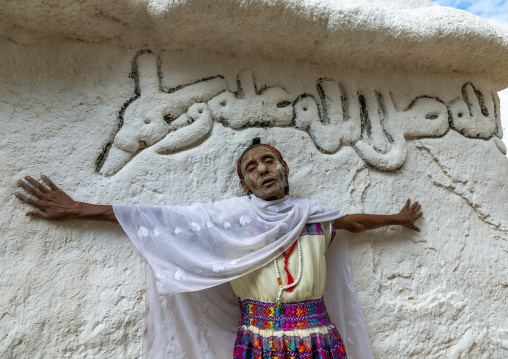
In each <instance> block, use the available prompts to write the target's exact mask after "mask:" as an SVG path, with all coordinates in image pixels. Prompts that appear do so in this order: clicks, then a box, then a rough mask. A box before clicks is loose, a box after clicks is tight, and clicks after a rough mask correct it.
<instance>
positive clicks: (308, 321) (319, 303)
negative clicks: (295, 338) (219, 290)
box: [240, 298, 332, 331]
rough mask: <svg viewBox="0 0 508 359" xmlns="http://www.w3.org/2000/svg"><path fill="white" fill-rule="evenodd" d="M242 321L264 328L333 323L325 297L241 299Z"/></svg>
mask: <svg viewBox="0 0 508 359" xmlns="http://www.w3.org/2000/svg"><path fill="white" fill-rule="evenodd" d="M240 306H241V310H242V322H241V324H240V325H245V326H248V327H249V326H252V327H257V328H259V329H264V330H285V331H291V330H295V329H306V328H313V327H320V326H329V325H332V323H331V321H330V318H329V317H328V313H327V312H326V307H325V302H324V299H323V298H319V299H311V300H306V301H303V302H294V303H281V305H280V306H279V307H278V308H277V307H276V303H270V302H259V301H256V300H252V299H245V300H243V301H240Z"/></svg>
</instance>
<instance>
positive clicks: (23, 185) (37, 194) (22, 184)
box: [18, 180, 42, 198]
mask: <svg viewBox="0 0 508 359" xmlns="http://www.w3.org/2000/svg"><path fill="white" fill-rule="evenodd" d="M18 186H20V187H21V188H23V189H24V190H25V191H27V192H28V193H30V194H31V195H34V196H35V197H37V198H41V195H42V193H41V192H39V191H36V190H35V189H34V188H33V187H32V186H29V185H28V184H27V183H25V182H23V181H22V180H19V181H18Z"/></svg>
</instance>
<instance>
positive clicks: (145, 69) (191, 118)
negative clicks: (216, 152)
mask: <svg viewBox="0 0 508 359" xmlns="http://www.w3.org/2000/svg"><path fill="white" fill-rule="evenodd" d="M158 65H160V63H159V62H158V59H157V58H156V57H155V56H154V55H153V54H152V53H151V52H150V51H141V52H139V53H138V54H136V56H135V57H134V60H133V71H132V75H133V77H134V79H135V81H136V96H134V97H133V98H131V99H130V100H129V101H127V102H126V103H125V105H124V106H123V108H122V109H121V111H120V116H119V120H120V121H119V130H118V132H117V133H116V135H115V138H114V140H113V142H112V143H111V144H109V145H108V146H106V148H105V150H104V153H103V154H102V155H101V157H100V158H99V160H98V168H99V170H100V173H101V174H103V175H106V176H112V175H114V174H116V173H117V172H118V171H119V170H120V169H122V168H123V166H124V165H125V164H126V163H127V162H129V161H130V160H131V159H132V158H133V157H134V156H136V154H137V153H139V151H141V150H142V149H143V148H146V147H150V146H154V150H155V152H156V153H158V154H161V155H167V154H172V153H175V152H178V151H181V150H184V149H187V148H189V147H192V146H193V145H196V144H197V143H200V142H201V141H203V140H205V139H206V138H207V136H208V135H209V134H210V132H211V130H212V128H213V125H214V122H220V123H222V124H223V125H225V126H227V127H230V128H232V129H243V128H247V127H294V128H296V129H298V130H301V131H304V132H307V133H308V134H309V136H310V138H311V139H312V141H313V142H314V144H315V146H316V147H317V148H318V149H319V150H320V151H321V152H323V153H327V154H331V153H335V152H337V151H338V150H339V149H340V148H341V147H342V146H352V147H353V149H354V150H355V151H356V153H357V154H358V155H359V156H360V157H361V158H362V160H364V161H365V162H366V163H367V164H369V165H370V166H373V167H375V168H378V169H381V170H388V171H390V170H391V171H393V170H396V169H398V168H400V167H401V166H402V165H403V164H404V161H405V158H406V138H421V137H439V136H442V135H444V134H445V133H446V132H447V131H448V130H449V129H450V128H451V129H453V130H456V131H458V132H459V133H461V134H462V135H464V136H466V137H470V138H481V139H489V138H492V137H493V138H494V141H495V142H496V145H497V146H498V148H499V149H500V151H501V152H504V153H506V148H505V147H504V145H503V144H502V141H500V140H499V138H501V137H502V129H501V122H500V118H499V100H498V98H497V95H496V94H495V93H489V94H488V96H485V95H484V94H483V93H482V92H481V91H479V90H478V89H477V88H476V87H475V86H474V85H473V84H472V83H470V82H467V83H465V84H464V85H463V86H462V89H461V94H460V96H458V97H457V98H455V99H454V100H453V101H451V102H450V103H444V102H443V101H442V100H441V99H439V98H437V97H432V96H427V95H423V96H418V97H416V98H414V99H413V100H412V101H411V102H410V103H409V104H408V105H407V107H406V108H405V109H404V110H402V111H398V110H397V109H396V108H395V105H394V103H393V101H392V98H391V94H390V92H389V91H388V90H384V91H368V92H362V91H360V90H359V89H357V88H351V87H348V88H346V87H345V86H343V85H341V84H340V83H338V82H336V81H335V80H333V79H328V78H322V79H319V80H318V82H317V90H318V94H319V96H318V97H319V98H316V97H315V96H313V95H311V94H307V93H304V94H301V95H299V96H298V97H297V98H296V99H295V98H293V97H292V96H291V95H290V94H289V93H287V92H286V91H285V90H283V89H281V88H266V89H263V90H262V91H257V90H256V88H255V85H254V79H253V77H252V75H251V73H250V72H248V71H244V72H242V73H240V74H239V76H238V83H239V85H240V89H239V91H238V93H232V92H230V91H228V87H227V84H226V81H225V80H224V78H223V77H222V76H215V77H211V78H206V79H201V80H199V81H197V82H195V83H192V84H188V85H182V86H179V87H177V88H174V89H171V90H168V91H164V90H163V89H162V85H161V76H160V75H159V74H160V68H159V67H158Z"/></svg>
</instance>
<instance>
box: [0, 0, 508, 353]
mask: <svg viewBox="0 0 508 359" xmlns="http://www.w3.org/2000/svg"><path fill="white" fill-rule="evenodd" d="M392 3H393V4H395V3H396V2H395V1H394V2H392ZM421 3H422V5H424V4H423V1H422V2H421ZM150 4H152V3H150ZM174 4H176V2H175V3H174ZM174 4H173V5H174ZM256 4H257V2H256ZM152 5H153V4H152ZM173 5H172V6H173ZM175 6H176V5H175ZM182 6H183V8H182V9H183V10H185V6H187V5H182ZM6 9H8V8H6V7H4V8H3V9H2V10H0V11H4V13H5V11H7V10H6ZM182 9H180V10H182ZM159 10H160V12H161V13H163V11H162V10H163V9H159ZM183 10H182V11H183ZM350 10H351V9H350ZM350 10H348V11H350ZM55 11H56V10H55ZM249 11H250V10H249ZM365 11H367V12H368V13H371V12H369V11H370V10H365ZM386 11H388V10H386ZM407 11H409V10H407ZM423 11H424V10H423ZM360 13H362V12H361V11H360ZM17 14H18V15H19V16H18V17H15V18H16V19H17V18H19V19H20V20H19V21H20V22H22V21H21V20H22V19H25V20H26V17H25V18H23V16H21V15H20V13H17ZM131 15H132V16H133V17H136V16H138V15H136V14H132V13H131ZM161 16H162V15H161ZM164 16H166V17H167V16H173V15H168V14H166V15H164ZM164 16H163V18H164ZM174 16H176V15H174ZM189 16H190V15H189ZM176 17H177V16H176ZM141 18H142V17H141ZM184 18H185V19H186V18H187V17H184ZM142 19H144V18H142ZM48 21H49V20H48ZM51 21H53V20H51ZM104 21H105V22H108V21H110V20H106V19H105V20H104ZM2 26H5V23H3V24H2V25H0V28H1V27H2ZM25 26H26V27H28V25H25ZM330 26H331V25H330ZM49 30H50V29H48V31H49ZM96 30H97V31H99V30H100V29H96ZM2 31H3V32H2V37H1V40H0V54H2V55H0V78H1V82H0V98H1V101H0V117H1V123H2V125H1V126H0V134H1V136H0V163H1V165H2V171H3V176H2V177H1V178H0V188H1V191H0V199H1V201H2V203H3V206H2V207H1V208H0V238H1V239H2V241H3V246H1V248H0V256H1V262H0V263H1V264H0V286H1V288H2V293H1V294H0V310H1V315H0V328H2V340H1V341H0V357H2V358H9V359H11V358H12V359H13V358H16V359H17V358H139V357H140V356H141V348H142V346H141V338H142V335H143V331H144V326H143V313H144V309H145V308H144V275H143V269H144V268H143V263H142V262H141V261H140V259H139V256H138V254H137V252H136V251H135V250H134V248H133V246H132V245H131V244H130V242H129V240H128V239H127V237H126V236H125V235H124V233H123V232H122V231H121V230H120V229H119V228H118V227H116V226H114V225H110V224H104V223H99V222H93V221H91V222H84V221H65V222H44V221H37V220H33V219H29V218H27V217H25V216H24V213H25V212H26V211H27V206H25V205H23V204H21V203H20V202H19V201H17V200H16V199H15V198H14V196H13V195H12V194H13V193H14V192H15V191H17V190H19V188H18V187H16V180H18V179H20V178H22V177H23V176H25V175H32V176H34V177H37V176H38V175H39V174H41V173H44V174H46V175H48V176H49V177H50V178H51V179H52V180H53V181H54V182H55V183H56V184H57V185H59V186H60V187H61V188H62V189H64V190H66V191H68V192H69V193H70V194H71V195H72V196H73V197H74V198H75V199H76V200H79V201H85V202H91V203H109V204H136V203H139V204H150V205H166V204H169V205H173V204H175V205H177V204H178V205H179V204H182V205H185V204H191V203H193V202H208V201H216V200H221V199H224V198H228V197H230V196H236V195H242V190H241V188H240V186H239V183H238V179H237V176H236V168H235V163H236V159H237V156H238V155H239V154H240V153H241V152H242V150H243V149H244V148H245V146H246V145H248V144H249V143H250V142H251V139H252V138H253V137H256V136H259V137H261V139H262V140H263V142H266V143H271V144H273V145H275V146H276V147H277V148H279V149H280V150H281V151H282V153H283V154H284V157H285V159H286V161H287V163H288V165H289V167H290V171H291V172H290V177H289V181H290V186H291V193H292V195H293V196H295V197H307V198H311V199H315V200H319V201H321V202H323V203H325V204H327V205H329V206H331V207H334V208H337V209H339V210H341V211H344V212H347V213H357V212H365V213H383V214H384V213H394V212H397V211H399V210H400V209H401V208H402V206H403V204H404V203H405V201H406V199H407V198H411V199H413V200H419V201H420V202H421V204H422V209H423V211H424V216H423V217H422V218H421V219H420V220H419V227H420V228H421V229H422V232H421V233H416V232H413V231H410V230H409V229H405V228H398V227H388V228H385V229H379V230H374V231H371V232H368V233H364V234H351V235H348V242H349V247H350V251H351V270H352V273H353V277H354V279H355V281H356V291H357V293H358V295H359V298H360V302H361V304H362V306H363V310H364V314H365V317H366V320H367V325H368V330H369V335H370V338H371V342H372V346H373V350H374V353H375V357H376V358H381V359H382V358H475V357H479V358H496V359H497V358H499V359H502V358H506V357H507V356H508V319H507V316H506V315H505V313H506V312H507V311H508V302H507V301H506V299H505V298H506V296H507V294H508V281H507V279H506V275H505V274H506V272H507V270H508V268H507V266H508V264H507V263H508V261H507V260H506V258H507V255H508V216H507V214H508V205H507V203H508V178H507V173H508V158H507V157H506V156H505V155H504V154H503V148H506V147H505V146H504V147H503V145H502V143H501V140H502V139H504V138H503V133H502V126H501V125H500V124H502V123H503V122H501V120H502V119H500V117H499V115H500V114H501V117H502V112H501V111H500V110H499V101H498V99H497V95H496V91H497V90H498V89H500V88H501V87H506V86H508V83H507V82H506V81H504V80H503V78H502V76H500V77H498V78H496V79H495V81H494V80H493V79H492V77H491V76H490V75H489V74H487V73H485V72H484V71H482V68H478V67H471V71H469V72H464V71H462V72H461V71H457V72H454V73H451V72H435V71H430V70H429V69H427V70H425V69H418V70H417V69H416V68H412V70H411V71H408V70H407V68H406V69H404V68H402V67H401V68H398V69H390V70H387V68H385V67H384V66H383V65H382V64H381V65H380V67H378V68H375V67H369V66H366V67H362V66H361V64H359V66H358V68H354V67H341V66H339V65H337V63H335V62H333V61H331V62H330V61H328V60H326V58H327V55H326V52H322V53H320V56H321V57H322V58H324V59H325V60H326V61H325V60H323V61H314V60H315V59H316V58H317V57H319V56H315V57H313V58H312V59H313V60H312V59H311V60H312V61H304V60H302V58H305V56H301V57H294V58H290V57H287V58H284V59H283V60H281V58H280V57H277V56H267V54H266V53H262V52H259V53H257V52H254V53H251V52H247V53H243V52H241V51H236V50H238V48H235V51H236V52H235V51H228V50H227V49H226V50H225V49H224V48H222V49H221V51H219V50H218V49H219V48H220V46H219V45H217V44H215V45H214V46H215V47H214V49H215V50H214V51H205V50H204V49H201V48H197V47H194V46H190V47H180V48H176V49H175V48H174V47H173V46H176V45H175V43H179V41H180V40H178V38H181V36H182V35H181V34H176V35H175V36H176V37H177V40H178V41H177V40H175V41H176V42H175V43H171V44H168V45H167V46H166V45H164V44H160V43H158V44H155V43H148V44H144V45H143V46H139V47H138V46H133V47H132V48H131V47H130V45H126V44H125V43H122V42H121V41H120V42H116V41H112V40H111V41H110V40H104V41H90V39H84V40H85V41H82V40H83V39H81V40H77V39H74V38H72V37H66V38H60V37H59V38H49V37H45V41H42V42H41V43H39V44H36V43H35V42H34V41H30V39H31V37H30V36H31V35H30V36H29V35H27V33H26V32H23V31H21V30H20V31H19V32H16V31H15V30H14V28H11V30H9V31H11V32H12V33H14V34H16V35H17V36H18V40H19V38H21V37H23V36H26V41H25V42H22V41H16V42H18V43H15V42H13V41H11V40H8V39H7V38H6V36H5V35H6V34H7V32H6V31H5V30H2ZM77 34H79V32H77ZM91 35H93V34H91ZM91 35H90V36H91ZM189 36H190V35H189ZM492 41H493V42H495V41H497V40H492ZM218 43H220V41H219V42H218ZM179 44H181V43H179ZM239 46H240V45H239ZM241 46H244V45H241ZM302 46H303V45H302ZM414 46H416V45H414ZM489 46H490V45H489ZM497 46H500V45H499V44H498V45H497ZM494 47H495V46H494ZM205 48H206V47H205ZM148 49H149V50H150V51H147V50H148ZM208 49H209V48H208ZM316 51H318V50H316ZM503 51H505V49H504V48H501V49H500V50H499V53H501V55H500V58H503V56H502V52H503ZM141 53H142V55H140V54H141ZM137 56H139V59H140V61H141V60H142V61H146V65H147V67H146V68H147V69H148V71H146V72H143V73H142V76H141V77H140V76H139V75H141V73H138V72H136V71H134V70H137V67H133V65H136V64H137V62H136V61H135V59H137V58H138V57H137ZM457 56H459V55H457ZM504 63H508V61H506V62H504ZM349 65H350V64H349ZM349 65H348V66H349ZM367 68H368V69H367ZM150 69H154V71H151V70H150ZM443 69H444V67H443ZM503 71H504V70H503ZM145 80H146V81H145ZM140 81H141V82H140ZM503 81H504V82H503ZM494 82H495V83H496V84H497V85H495V84H494ZM499 84H503V85H502V86H501V85H499ZM500 86H501V87H500ZM143 89H145V93H143ZM138 92H139V93H138ZM478 92H480V93H481V96H479V95H478ZM147 93H148V95H147V96H148V97H147V98H148V100H149V101H148V102H146V103H143V102H142V101H138V100H139V99H140V98H143V96H144V95H145V94H147ZM344 94H347V98H348V99H349V102H348V99H345V96H344ZM302 95H305V96H302ZM137 96H138V97H137ZM139 96H141V97H139ZM362 97H363V100H362ZM168 98H170V100H168V101H166V100H167V99H168ZM481 99H483V100H481ZM223 101H225V102H224V103H225V105H224V106H222V105H221V103H222V102H223ZM482 101H483V106H482ZM161 104H164V105H165V106H167V107H165V108H162V109H160V108H161V106H160V105H161ZM351 104H355V106H357V107H354V106H353V107H350V105H351ZM226 105H227V106H226ZM306 106H307V107H306ZM312 106H314V107H312ZM496 106H497V107H496ZM305 107H306V108H307V111H305V110H304V108H305ZM312 108H315V109H316V110H315V112H311V114H310V115H305V116H304V115H303V113H304V112H305V113H309V112H310V110H309V109H312ZM200 111H201V112H200ZM263 111H264V112H263ZM313 111H314V110H313ZM355 111H356V112H355ZM259 113H262V114H263V116H260V115H259ZM351 113H352V114H354V115H353V116H352V117H351V119H352V120H353V121H352V122H351V123H350V125H349V126H345V125H344V126H343V124H344V123H346V122H345V121H343V120H344V119H345V118H347V116H346V115H348V114H351ZM460 113H462V115H461V116H459V114H460ZM400 114H404V116H400ZM298 115H300V116H298ZM340 116H343V117H342V118H341V117H340ZM337 119H342V120H341V121H342V122H341V121H337ZM368 119H370V120H372V122H371V121H370V120H369V121H368V122H370V126H371V129H370V131H371V132H370V135H369V133H368V131H367V130H366V128H367V127H368V126H367V125H366V124H367V120H368ZM126 120H127V121H126ZM130 120H132V121H134V122H128V121H130ZM135 121H138V122H135ZM334 121H335V122H334ZM504 121H506V120H504ZM146 122H149V123H146ZM334 123H335V124H336V127H335V128H334V131H336V133H335V132H334V131H328V128H327V126H330V124H334ZM372 123H374V125H372ZM339 124H340V126H339ZM362 124H363V130H362ZM149 125H154V126H153V127H152V128H153V130H150V131H152V132H150V131H148V130H147V127H146V126H149ZM372 126H374V127H372ZM376 126H377V127H376ZM121 131H124V132H121ZM355 131H356V132H355ZM124 134H125V135H124ZM335 134H336V136H334V135H335ZM397 136H398V137H397ZM117 137H118V143H117V142H115V141H116V140H117ZM360 141H361V142H362V143H363V144H360V145H358V143H360ZM397 141H399V142H397ZM116 143H117V144H116ZM115 146H116V147H117V149H118V150H119V151H123V152H125V153H123V152H118V153H117V156H116V157H115V155H114V153H113V152H112V151H114V150H112V149H114V148H115ZM362 146H363V147H362ZM392 151H395V152H392ZM402 152H403V156H402ZM390 153H392V154H393V153H398V155H397V156H391V155H390V156H388V155H387V154H390ZM122 154H123V155H126V156H124V157H122ZM369 156H370V157H369ZM369 158H375V159H376V161H377V162H376V161H369ZM108 161H109V162H108ZM394 164H395V165H394ZM392 165H393V166H392ZM107 166H110V167H109V168H114V169H115V170H114V171H111V172H108V171H107V168H108V167H107ZM115 166H116V167H115ZM211 334H212V333H210V335H211ZM205 357H206V356H205Z"/></svg>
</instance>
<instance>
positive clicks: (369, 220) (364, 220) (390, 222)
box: [333, 213, 404, 233]
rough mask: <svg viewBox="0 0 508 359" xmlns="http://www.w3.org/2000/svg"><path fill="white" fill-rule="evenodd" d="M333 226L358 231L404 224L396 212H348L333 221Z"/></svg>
mask: <svg viewBox="0 0 508 359" xmlns="http://www.w3.org/2000/svg"><path fill="white" fill-rule="evenodd" d="M333 224H334V227H335V228H341V229H345V230H348V231H350V232H354V233H358V232H363V231H367V230H370V229H376V228H381V227H386V226H394V225H402V224H404V223H403V222H402V220H401V218H400V216H399V215H398V214H389V215H381V214H362V213H359V214H348V215H346V216H345V217H342V218H339V219H337V220H335V221H334V223H333Z"/></svg>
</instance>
